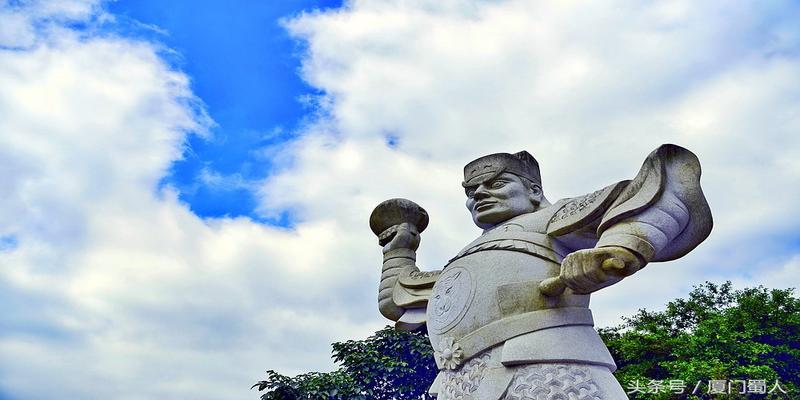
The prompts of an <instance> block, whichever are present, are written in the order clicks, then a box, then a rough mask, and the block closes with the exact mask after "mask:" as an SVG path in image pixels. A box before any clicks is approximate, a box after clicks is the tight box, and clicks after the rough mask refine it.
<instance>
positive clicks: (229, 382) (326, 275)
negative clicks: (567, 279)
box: [0, 3, 382, 399]
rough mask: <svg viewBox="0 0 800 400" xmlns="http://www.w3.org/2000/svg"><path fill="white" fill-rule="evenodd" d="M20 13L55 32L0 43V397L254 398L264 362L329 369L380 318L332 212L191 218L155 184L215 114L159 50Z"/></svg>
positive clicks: (30, 11)
mask: <svg viewBox="0 0 800 400" xmlns="http://www.w3.org/2000/svg"><path fill="white" fill-rule="evenodd" d="M30 7H33V8H25V7H22V8H19V9H13V7H12V10H11V13H13V14H15V15H18V16H21V18H22V19H23V20H25V21H27V22H26V23H28V24H33V25H36V24H35V23H34V22H35V21H36V20H37V18H39V17H38V15H39V14H41V13H45V14H46V15H47V19H48V21H53V22H52V23H53V26H52V27H51V28H52V29H46V30H41V29H37V28H36V27H29V28H30V30H29V31H30V35H33V36H32V38H28V37H17V38H12V39H9V40H14V41H15V42H13V43H10V44H9V43H6V45H7V48H6V49H3V50H0V172H2V173H0V184H2V185H3V187H4V188H5V191H4V195H3V196H2V198H0V237H2V238H3V242H2V243H3V247H2V250H0V293H1V294H0V304H3V313H2V317H0V326H2V329H0V331H2V333H0V359H2V360H3V361H2V362H0V397H4V396H5V395H6V394H8V395H9V396H11V397H13V398H26V399H39V398H47V397H50V396H52V394H53V393H59V395H60V396H62V397H65V398H74V399H82V398H115V399H155V398H158V399H185V398H197V399H219V398H230V397H247V396H257V395H256V394H255V393H254V392H249V391H248V389H249V387H250V385H251V384H252V383H253V382H254V381H256V380H257V379H259V378H260V377H262V374H263V372H264V370H265V369H267V368H271V367H272V368H278V369H282V370H283V371H285V372H287V373H298V372H302V371H304V370H307V369H309V368H315V369H320V368H322V369H324V368H330V367H331V361H330V359H329V354H330V343H331V342H332V341H334V340H337V339H344V338H349V337H355V336H358V335H360V334H361V333H363V332H370V331H374V330H375V329H376V328H378V327H380V326H381V324H382V322H381V321H380V320H379V319H377V318H364V317H363V316H364V315H369V314H371V312H372V311H373V310H374V309H375V308H376V307H375V306H374V305H373V304H372V300H373V299H374V298H375V296H376V295H375V293H376V291H375V290H370V291H368V292H358V291H353V290H350V288H352V287H353V286H355V285H357V283H358V282H354V281H353V280H352V277H354V276H356V275H357V274H356V273H358V275H364V276H366V279H368V280H369V281H375V280H376V279H378V275H379V272H378V271H377V270H374V269H371V270H369V271H363V273H362V271H361V270H359V268H358V266H359V265H363V264H372V263H374V260H372V259H371V258H370V257H369V255H368V254H367V253H366V252H365V253H364V256H363V257H352V256H351V255H350V254H349V253H350V252H352V253H355V251H356V249H358V248H360V247H361V246H360V244H359V243H357V242H356V241H355V240H354V239H353V238H347V237H346V238H344V239H341V240H339V239H337V234H338V232H337V227H336V225H335V223H334V222H333V220H332V219H330V218H329V219H327V220H322V219H320V220H316V221H311V222H309V223H306V224H303V225H301V226H298V227H297V229H296V230H294V231H287V230H283V229H278V228H270V227H266V226H263V225H260V224H257V223H254V222H252V221H250V220H247V219H219V220H205V221H204V220H202V219H200V218H198V217H197V216H196V215H194V214H192V213H191V212H190V211H189V210H188V208H187V207H186V205H185V204H182V203H180V202H179V201H178V199H177V195H176V193H174V191H173V190H172V189H171V188H165V189H163V190H160V191H159V189H158V185H159V182H160V180H161V179H162V177H163V176H165V174H166V172H167V170H168V168H169V167H170V165H171V163H172V162H174V161H175V160H177V159H179V158H180V157H181V154H182V152H183V145H184V141H185V139H186V136H187V135H188V134H190V133H191V132H196V133H200V134H203V132H204V130H205V129H206V128H207V127H208V126H210V124H212V122H211V121H210V120H209V119H208V117H207V116H206V115H205V113H204V111H203V107H202V104H201V103H200V101H199V99H197V98H196V97H194V95H193V94H192V93H191V90H190V89H189V78H188V77H187V76H186V75H184V74H182V73H180V72H178V71H175V70H173V69H172V68H171V67H170V66H169V65H168V64H166V63H165V62H164V61H163V60H162V59H161V58H160V57H159V55H158V54H159V51H160V50H161V49H159V48H157V47H155V45H153V44H149V43H143V42H137V41H134V40H127V39H125V38H119V37H114V36H110V35H102V36H92V35H91V34H87V33H86V31H82V32H75V31H71V30H69V29H65V28H63V27H62V28H61V29H57V28H58V27H57V26H56V25H57V23H56V22H57V21H62V20H69V21H71V22H86V23H91V20H92V19H93V18H97V14H95V13H89V12H88V11H87V13H88V14H85V15H83V14H81V15H82V16H81V15H75V14H74V13H73V11H71V10H72V8H69V9H66V10H65V9H52V7H54V6H53V4H51V3H42V4H38V3H36V4H33V5H31V6H30ZM87 7H88V9H94V7H95V6H94V5H87ZM42 9H45V10H44V11H42ZM4 10H6V11H5V12H8V8H5V9H4ZM98 12H100V11H98ZM32 21H33V22H32ZM0 25H2V22H0ZM90 30H91V28H90V29H89V31H90ZM209 177H210V178H212V179H211V180H212V181H213V180H214V179H213V178H214V175H213V173H210V174H209ZM370 244H372V243H370ZM339 245H341V247H339ZM365 257H366V258H365ZM372 258H377V256H375V257H372ZM342 265H343V266H344V267H337V266H342ZM311 277H318V279H311ZM359 282H360V281H359ZM343 293H352V294H343Z"/></svg>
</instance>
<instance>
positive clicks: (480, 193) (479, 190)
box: [472, 185, 489, 200]
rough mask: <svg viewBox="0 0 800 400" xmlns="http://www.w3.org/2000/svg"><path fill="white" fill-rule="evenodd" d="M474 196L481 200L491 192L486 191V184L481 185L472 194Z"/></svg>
mask: <svg viewBox="0 0 800 400" xmlns="http://www.w3.org/2000/svg"><path fill="white" fill-rule="evenodd" d="M472 197H473V198H474V199H475V200H481V199H485V198H487V197H489V193H488V192H487V191H486V187H485V186H483V185H480V186H478V187H477V188H476V189H475V193H473V194H472Z"/></svg>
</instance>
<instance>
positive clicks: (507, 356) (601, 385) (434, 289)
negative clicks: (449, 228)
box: [370, 145, 712, 400]
mask: <svg viewBox="0 0 800 400" xmlns="http://www.w3.org/2000/svg"><path fill="white" fill-rule="evenodd" d="M462 186H464V190H465V192H466V195H467V201H466V205H467V208H468V209H469V211H470V213H471V214H472V220H473V221H474V222H475V224H476V225H477V226H478V227H480V228H482V229H483V234H481V235H480V236H479V237H478V238H477V239H475V240H474V241H472V242H471V243H469V244H468V245H467V246H465V247H464V249H463V250H461V251H460V252H459V253H458V254H457V255H456V256H455V257H453V258H452V259H451V260H450V261H449V262H448V263H447V265H445V266H444V268H443V269H442V270H441V271H420V270H419V268H417V266H416V265H415V259H416V249H417V248H418V246H419V242H420V236H419V233H420V232H422V230H423V229H425V227H426V226H427V224H428V216H427V214H426V213H425V211H424V210H423V209H422V208H421V207H419V206H418V205H416V204H414V203H413V202H411V201H409V200H404V199H392V200H387V201H385V202H383V203H381V204H380V205H379V206H378V207H377V208H376V209H375V211H374V212H373V214H372V216H371V217H370V227H371V228H372V230H373V232H375V233H376V235H378V238H379V243H380V244H381V245H382V246H383V274H382V276H381V282H380V288H379V294H378V307H379V309H380V312H381V313H382V314H383V315H384V316H385V317H386V318H389V319H391V320H393V321H396V327H397V329H401V330H414V329H418V328H420V327H421V326H423V325H426V324H427V330H428V335H429V337H430V341H431V344H432V345H433V349H434V356H435V359H436V365H437V367H438V368H439V374H438V376H437V377H436V380H435V381H434V383H433V385H432V386H431V388H430V391H429V393H430V394H432V395H433V396H436V397H437V398H438V399H439V400H443V399H448V400H449V399H480V400H499V399H536V400H538V399H604V400H605V399H626V398H627V396H626V395H625V391H624V390H623V389H622V387H621V386H620V384H619V383H618V382H617V380H616V379H615V378H614V376H613V375H612V372H613V371H614V370H615V369H616V365H615V364H614V360H613V359H612V357H611V355H610V354H609V352H608V349H607V348H606V347H605V345H604V344H603V342H602V340H601V339H600V336H599V335H598V334H597V331H595V330H594V327H593V326H594V323H593V320H592V313H591V311H590V310H589V296H590V293H592V292H594V291H596V290H599V289H602V288H604V287H606V286H609V285H613V284H614V283H616V282H619V281H620V280H622V279H624V278H625V277H628V276H630V275H632V274H634V273H636V272H637V271H639V270H641V269H642V268H643V267H644V266H645V265H647V263H649V262H657V261H668V260H673V259H676V258H679V257H681V256H683V255H685V254H686V253H688V252H689V251H691V250H692V249H693V248H695V247H696V246H697V245H698V244H699V243H700V242H702V241H703V240H704V239H705V238H706V237H707V236H708V234H709V233H710V232H711V227H712V220H711V212H710V210H709V208H708V203H707V202H706V200H705V197H704V196H703V192H702V190H701V188H700V164H699V162H698V160H697V157H696V156H695V155H694V154H692V153H691V152H690V151H688V150H686V149H684V148H681V147H678V146H675V145H662V146H661V147H659V148H658V149H656V150H655V151H653V152H652V153H651V154H650V155H649V156H648V157H647V159H646V160H645V162H644V165H643V166H642V168H641V170H640V171H639V173H638V174H637V175H636V177H634V178H633V180H629V181H621V182H618V183H615V184H613V185H610V186H607V187H605V188H602V189H600V190H597V191H595V192H592V193H589V194H587V195H584V196H580V197H575V198H568V199H562V200H559V201H557V202H555V203H552V204H551V203H550V202H549V201H548V200H547V199H546V198H545V196H544V192H543V191H542V181H541V177H540V174H539V165H538V163H537V161H536V160H535V159H534V158H533V157H532V156H531V155H530V154H528V152H525V151H522V152H519V153H515V154H507V153H498V154H490V155H488V156H484V157H481V158H478V159H477V160H475V161H472V162H470V163H469V164H467V165H466V167H464V182H463V183H462Z"/></svg>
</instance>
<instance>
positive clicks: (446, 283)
mask: <svg viewBox="0 0 800 400" xmlns="http://www.w3.org/2000/svg"><path fill="white" fill-rule="evenodd" d="M474 296H475V280H474V279H472V276H471V275H470V273H469V271H467V270H466V269H465V268H462V267H450V268H447V269H446V270H445V271H444V272H443V273H442V275H440V276H439V279H437V280H436V284H435V285H434V286H433V292H432V293H431V298H430V301H429V303H428V329H430V330H431V331H432V332H434V333H444V332H447V331H448V330H450V328H452V327H453V326H455V325H456V324H457V323H458V322H459V321H461V318H463V317H464V314H466V313H467V309H469V305H470V303H472V298H473V297H474Z"/></svg>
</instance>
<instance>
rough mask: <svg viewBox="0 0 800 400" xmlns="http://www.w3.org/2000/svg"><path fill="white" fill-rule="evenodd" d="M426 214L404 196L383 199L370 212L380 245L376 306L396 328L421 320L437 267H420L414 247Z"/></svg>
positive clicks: (409, 326) (408, 328) (415, 324)
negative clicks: (380, 255)
mask: <svg viewBox="0 0 800 400" xmlns="http://www.w3.org/2000/svg"><path fill="white" fill-rule="evenodd" d="M427 225H428V215H427V213H426V212H425V210H423V209H422V208H421V207H420V206H418V205H417V204H415V203H414V202H412V201H410V200H406V199H391V200H387V201H385V202H383V203H381V204H380V205H378V207H376V208H375V211H373V212H372V215H371V216H370V227H371V228H372V231H373V232H374V233H375V234H376V235H378V243H379V244H380V245H381V246H383V268H382V272H381V282H380V286H379V289H378V309H379V310H380V312H381V314H383V316H384V317H386V318H388V319H390V320H392V321H395V327H396V328H397V329H398V330H403V331H411V330H414V329H417V328H419V327H420V326H422V325H424V324H425V309H426V307H427V305H428V298H429V297H430V294H431V288H432V287H433V284H434V283H435V282H436V278H438V276H439V274H440V271H431V272H427V271H420V270H419V268H418V267H417V266H416V254H417V253H416V250H417V248H418V247H419V243H420V233H421V232H422V231H423V230H424V229H425V227H427Z"/></svg>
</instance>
